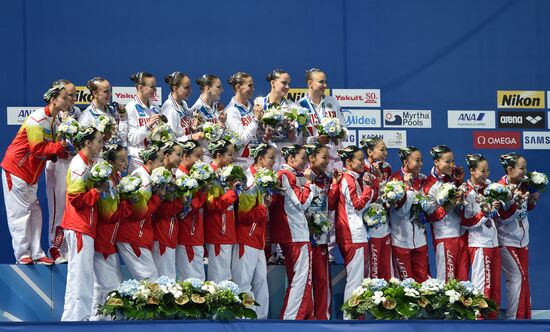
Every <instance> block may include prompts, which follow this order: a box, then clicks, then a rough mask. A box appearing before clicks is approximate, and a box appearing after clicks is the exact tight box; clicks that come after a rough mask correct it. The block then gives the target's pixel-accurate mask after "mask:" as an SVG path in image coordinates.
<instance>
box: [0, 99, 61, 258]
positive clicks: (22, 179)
mask: <svg viewBox="0 0 550 332" xmlns="http://www.w3.org/2000/svg"><path fill="white" fill-rule="evenodd" d="M56 128H57V125H56V123H55V119H54V118H53V117H52V116H51V113H50V109H49V107H48V106H46V107H44V108H40V109H37V110H36V111H34V112H32V113H31V115H29V116H28V117H27V118H26V119H25V122H24V123H23V125H22V126H21V128H20V129H19V131H18V132H17V135H16V136H15V138H14V139H13V141H12V142H11V144H10V145H9V146H8V148H7V150H6V154H5V155H4V159H3V160H2V164H1V167H2V184H3V190H4V202H5V205H6V216H7V221H8V227H9V230H10V234H11V237H12V246H13V251H14V255H15V260H16V261H17V262H20V261H21V259H23V258H27V259H32V260H36V259H40V258H42V257H45V256H46V255H45V253H44V251H43V250H42V248H41V246H40V235H41V233H42V210H41V209H40V204H39V202H38V198H37V196H36V191H37V189H38V185H37V182H38V178H39V176H40V174H41V173H42V171H43V170H44V167H45V164H46V160H51V159H55V158H58V157H59V158H67V156H68V154H67V152H66V150H65V148H64V147H63V145H61V143H59V142H54V138H55V132H56ZM62 199H63V200H64V199H65V198H64V197H63V198H62Z"/></svg>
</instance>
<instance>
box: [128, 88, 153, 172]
mask: <svg viewBox="0 0 550 332" xmlns="http://www.w3.org/2000/svg"><path fill="white" fill-rule="evenodd" d="M149 105H150V106H149V107H147V106H146V105H145V103H143V101H141V100H140V99H139V97H138V96H136V97H135V98H134V99H133V100H132V101H130V102H129V103H128V104H127V105H126V112H127V113H128V119H127V123H128V155H129V158H130V159H129V163H128V173H129V174H131V173H132V172H133V171H134V170H136V169H138V168H139V167H140V166H142V165H143V160H141V158H140V157H139V151H141V150H143V149H144V148H145V147H146V146H147V144H148V143H147V133H148V132H149V131H150V130H151V129H152V128H148V127H147V126H146V125H145V123H146V122H147V121H148V120H149V118H150V117H152V116H153V115H155V114H160V109H159V108H158V107H156V106H154V105H153V104H151V103H150V104H149Z"/></svg>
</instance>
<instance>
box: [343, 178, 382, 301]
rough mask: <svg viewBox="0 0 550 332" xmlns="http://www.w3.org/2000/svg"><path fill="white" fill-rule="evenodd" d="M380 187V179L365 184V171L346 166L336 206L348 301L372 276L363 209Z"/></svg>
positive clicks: (345, 299)
mask: <svg viewBox="0 0 550 332" xmlns="http://www.w3.org/2000/svg"><path fill="white" fill-rule="evenodd" d="M377 188H378V182H377V181H375V183H373V186H372V188H371V187H370V186H366V185H364V183H363V179H362V177H361V174H359V173H356V172H354V171H352V170H348V169H344V175H343V177H342V180H341V181H340V195H339V196H338V207H337V210H336V243H338V246H339V247H340V252H341V253H342V256H343V257H344V264H345V267H346V287H345V290H344V301H347V300H348V299H349V298H350V297H351V294H352V292H353V291H354V290H355V289H356V288H357V287H358V286H359V285H361V282H362V281H363V279H364V278H367V277H368V276H369V274H368V267H369V260H368V235H367V229H366V226H365V225H364V224H363V212H365V211H366V210H367V208H368V207H369V205H370V203H371V202H373V201H375V200H376V198H377V197H378V190H377Z"/></svg>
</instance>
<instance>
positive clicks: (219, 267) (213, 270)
mask: <svg viewBox="0 0 550 332" xmlns="http://www.w3.org/2000/svg"><path fill="white" fill-rule="evenodd" d="M216 246H219V249H220V250H219V253H217V255H216ZM234 246H235V245H233V244H216V245H214V244H210V243H207V244H206V249H207V250H208V280H211V281H213V282H216V283H218V282H220V281H223V280H231V258H232V257H233V247H234Z"/></svg>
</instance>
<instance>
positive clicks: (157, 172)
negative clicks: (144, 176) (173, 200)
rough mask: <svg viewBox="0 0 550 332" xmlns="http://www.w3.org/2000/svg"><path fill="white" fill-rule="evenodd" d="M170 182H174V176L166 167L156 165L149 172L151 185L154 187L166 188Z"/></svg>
mask: <svg viewBox="0 0 550 332" xmlns="http://www.w3.org/2000/svg"><path fill="white" fill-rule="evenodd" d="M172 184H174V177H173V176H172V172H170V171H169V170H167V169H166V168H164V167H162V166H161V167H157V168H155V169H154V170H153V171H152V172H151V185H153V187H154V188H156V189H160V188H166V187H168V186H171V185H172Z"/></svg>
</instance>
